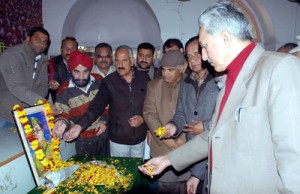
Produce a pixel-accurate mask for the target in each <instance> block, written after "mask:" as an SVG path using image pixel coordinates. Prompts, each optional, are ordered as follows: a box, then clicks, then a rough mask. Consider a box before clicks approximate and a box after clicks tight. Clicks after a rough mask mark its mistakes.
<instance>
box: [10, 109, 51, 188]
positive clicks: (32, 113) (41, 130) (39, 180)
mask: <svg viewBox="0 0 300 194" xmlns="http://www.w3.org/2000/svg"><path fill="white" fill-rule="evenodd" d="M24 111H25V112H26V116H27V118H28V120H29V123H30V125H31V128H32V131H33V136H35V138H36V139H37V140H38V145H39V147H40V148H41V149H42V151H43V152H44V153H45V156H46V157H48V156H49V154H51V140H52V138H51V129H50V128H49V123H48V119H47V114H46V110H45V108H44V105H38V106H33V107H29V108H24ZM13 116H14V119H15V123H16V125H17V129H18V133H19V136H20V139H21V142H22V145H23V148H24V150H25V154H26V158H27V160H28V162H29V165H30V169H31V172H32V174H33V177H34V180H35V183H36V185H37V186H40V185H43V184H44V181H45V179H44V178H43V174H44V173H46V172H47V170H45V169H44V167H43V165H42V163H41V162H40V160H39V159H37V158H36V153H35V151H34V150H33V149H32V148H31V145H30V140H29V139H28V138H27V136H26V133H25V130H24V126H23V125H22V123H21V119H20V117H19V115H18V111H17V110H14V111H13ZM52 151H53V150H52Z"/></svg>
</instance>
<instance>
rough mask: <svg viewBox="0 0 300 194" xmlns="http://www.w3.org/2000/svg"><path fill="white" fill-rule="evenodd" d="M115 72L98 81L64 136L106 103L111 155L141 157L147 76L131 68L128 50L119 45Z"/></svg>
mask: <svg viewBox="0 0 300 194" xmlns="http://www.w3.org/2000/svg"><path fill="white" fill-rule="evenodd" d="M115 66H116V72H114V73H112V74H110V75H108V76H107V77H105V78H104V79H103V80H102V83H101V85H100V89H99V91H100V92H98V93H97V95H96V96H95V98H94V99H93V100H92V102H91V103H90V106H89V108H88V110H87V111H86V112H85V114H84V115H83V116H82V117H81V118H80V119H79V120H78V121H77V122H76V125H74V126H73V127H72V128H71V129H70V130H69V131H67V133H66V134H65V135H64V139H65V140H66V141H72V140H74V139H75V138H77V137H78V136H79V134H81V133H82V132H83V131H85V130H86V129H87V127H88V126H89V125H90V124H91V123H92V122H94V121H95V120H96V119H97V118H98V117H99V116H100V115H101V114H102V113H103V111H104V109H105V107H106V106H107V105H109V120H108V128H109V130H108V134H109V140H110V151H111V152H110V153H111V156H119V157H139V158H143V156H144V149H145V139H146V132H147V129H148V128H147V125H146V124H145V122H144V119H143V104H144V99H145V95H146V88H147V83H148V81H149V76H147V75H146V74H145V73H143V72H140V71H137V70H136V69H134V58H133V52H132V49H131V48H130V47H129V46H127V45H121V46H119V47H118V48H117V49H116V52H115Z"/></svg>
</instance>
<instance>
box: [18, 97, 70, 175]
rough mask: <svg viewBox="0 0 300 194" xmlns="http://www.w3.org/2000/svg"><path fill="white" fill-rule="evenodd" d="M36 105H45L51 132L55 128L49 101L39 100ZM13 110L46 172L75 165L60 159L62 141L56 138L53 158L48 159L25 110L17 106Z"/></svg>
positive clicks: (52, 140)
mask: <svg viewBox="0 0 300 194" xmlns="http://www.w3.org/2000/svg"><path fill="white" fill-rule="evenodd" d="M35 105H44V110H45V113H46V118H47V121H48V126H49V129H50V132H51V130H52V129H53V127H54V116H53V115H52V109H51V105H50V103H49V102H48V101H47V100H39V101H38V102H37V103H36V104H35ZM13 110H14V111H17V115H18V117H19V119H20V122H21V124H22V126H23V129H24V132H25V134H26V138H27V139H28V141H29V144H30V147H31V149H32V150H33V151H34V153H35V155H36V158H37V159H38V160H39V161H40V162H41V164H42V165H43V167H44V169H45V170H50V169H51V171H57V170H60V169H62V168H66V167H69V166H71V165H73V164H74V163H73V162H66V161H64V160H62V159H61V158H60V149H59V144H60V141H59V139H57V138H54V137H52V138H51V147H52V149H53V153H52V155H51V157H49V158H47V157H46V156H45V153H44V151H43V150H42V148H41V147H40V146H39V145H38V140H37V139H36V138H35V136H34V135H33V129H32V127H31V125H30V122H29V120H28V117H27V115H26V112H25V110H24V108H23V107H21V106H20V105H15V106H14V107H13Z"/></svg>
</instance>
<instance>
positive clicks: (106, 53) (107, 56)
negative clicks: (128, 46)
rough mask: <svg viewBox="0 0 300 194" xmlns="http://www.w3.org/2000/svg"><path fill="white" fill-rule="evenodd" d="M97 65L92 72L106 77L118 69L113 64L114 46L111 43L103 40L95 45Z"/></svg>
mask: <svg viewBox="0 0 300 194" xmlns="http://www.w3.org/2000/svg"><path fill="white" fill-rule="evenodd" d="M94 62H95V65H94V66H93V69H92V72H91V73H95V74H99V75H101V76H102V77H103V78H105V77H106V76H107V75H109V74H111V73H112V72H114V71H115V70H116V68H115V66H114V65H113V57H112V48H111V46H110V45H109V44H107V43H105V42H102V43H99V44H97V46H96V47H95V60H94Z"/></svg>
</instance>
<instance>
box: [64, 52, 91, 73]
mask: <svg viewBox="0 0 300 194" xmlns="http://www.w3.org/2000/svg"><path fill="white" fill-rule="evenodd" d="M78 65H82V66H84V67H86V68H87V69H88V70H90V71H91V70H92V68H93V60H92V58H91V57H89V56H88V55H86V54H84V53H82V52H80V51H73V52H71V54H70V59H69V61H68V69H69V71H73V70H74V69H75V68H76V67H77V66H78Z"/></svg>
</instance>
